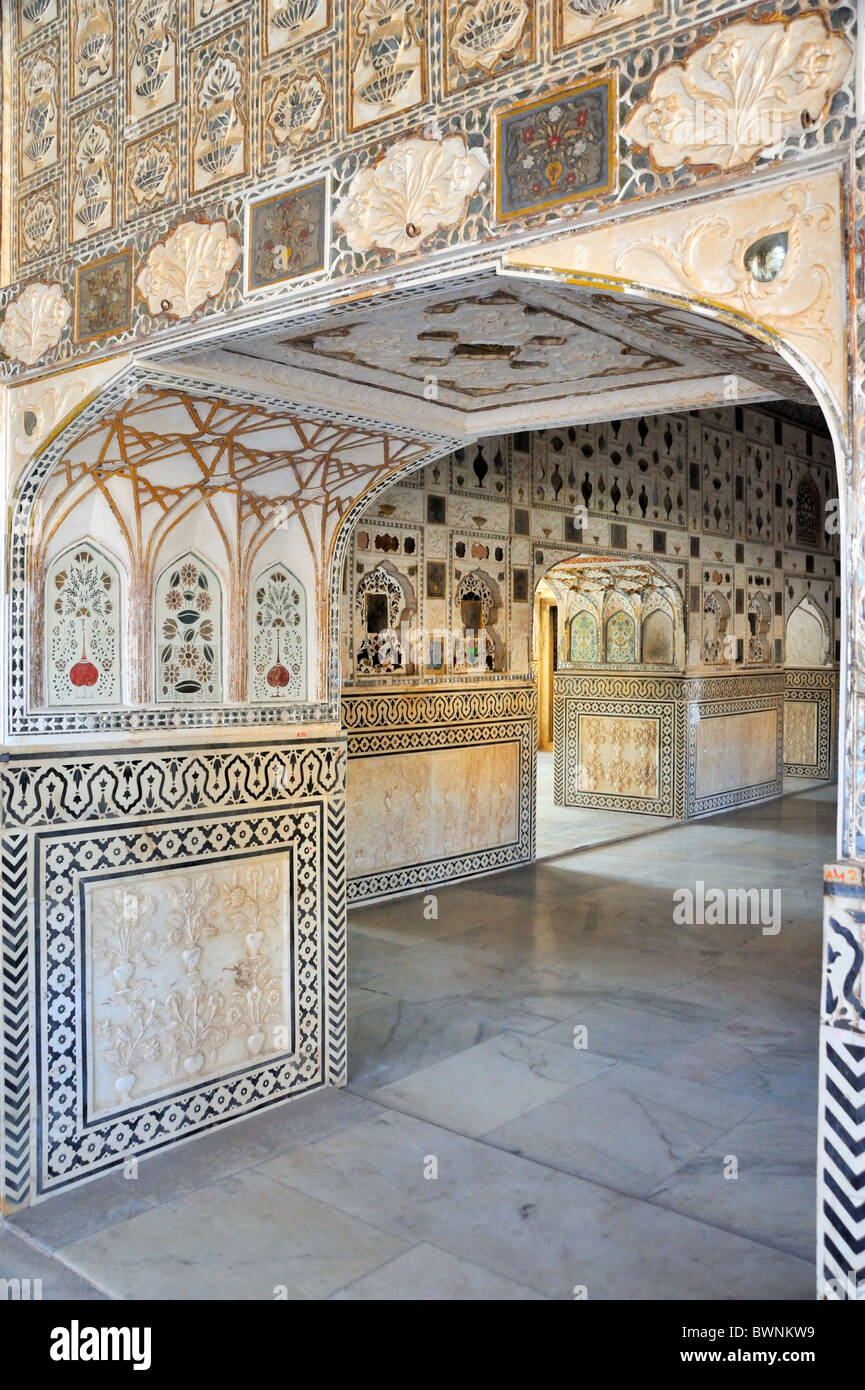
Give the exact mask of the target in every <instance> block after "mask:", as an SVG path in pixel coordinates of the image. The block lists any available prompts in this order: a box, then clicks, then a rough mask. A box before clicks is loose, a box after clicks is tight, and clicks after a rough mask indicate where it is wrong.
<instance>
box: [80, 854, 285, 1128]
mask: <svg viewBox="0 0 865 1390" xmlns="http://www.w3.org/2000/svg"><path fill="white" fill-rule="evenodd" d="M289 872H290V860H289V859H288V857H286V856H285V855H279V856H275V857H273V858H269V859H268V860H267V861H261V860H259V859H253V860H243V861H241V862H240V863H235V864H233V865H231V864H229V865H225V864H216V865H209V866H208V867H207V868H204V869H201V868H194V869H190V870H189V871H188V872H181V871H179V870H169V871H168V872H166V873H163V874H157V875H154V876H148V879H147V880H146V884H143V883H142V881H141V880H136V881H132V882H129V883H127V882H124V881H122V880H121V881H120V882H117V881H116V880H115V881H114V882H108V883H102V884H100V883H96V884H93V885H91V886H90V887H89V888H88V889H87V893H86V909H85V916H86V924H87V931H88V936H89V940H90V944H91V957H92V960H93V962H94V969H93V972H92V978H91V981H90V984H89V992H90V998H89V1007H88V1011H87V1013H88V1029H89V1037H88V1050H89V1057H90V1061H91V1073H92V1075H91V1087H92V1104H93V1108H94V1110H95V1111H96V1112H99V1111H105V1110H111V1109H115V1108H117V1107H118V1106H121V1105H129V1104H130V1103H135V1102H138V1101H139V1100H141V1099H142V1098H144V1097H147V1096H150V1095H154V1094H158V1093H160V1092H165V1091H168V1090H170V1089H172V1088H173V1087H174V1086H175V1085H176V1084H177V1082H181V1083H185V1082H188V1081H189V1080H190V1079H191V1078H195V1077H199V1076H206V1075H208V1074H213V1073H216V1072H221V1071H224V1070H225V1069H226V1068H227V1067H231V1066H232V1065H242V1064H243V1063H244V1062H248V1061H249V1059H250V1058H259V1057H262V1056H265V1055H267V1054H268V1053H271V1054H274V1053H277V1052H280V1051H281V1052H285V1051H286V1050H287V1048H288V1047H289V1045H290V1037H291V1028H290V1023H289V1019H288V1017H287V1015H286V1007H287V1003H288V980H287V976H286V943H287V940H288V933H287V930H286V914H287V911H288V905H289V892H288V876H289Z"/></svg>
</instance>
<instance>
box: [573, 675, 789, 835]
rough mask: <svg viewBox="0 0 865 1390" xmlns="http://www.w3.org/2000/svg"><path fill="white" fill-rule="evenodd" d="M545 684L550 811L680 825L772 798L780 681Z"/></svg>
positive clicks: (777, 782) (602, 678) (587, 678)
mask: <svg viewBox="0 0 865 1390" xmlns="http://www.w3.org/2000/svg"><path fill="white" fill-rule="evenodd" d="M553 680H554V696H553V745H554V746H553V753H554V757H553V776H554V796H555V802H556V805H557V806H597V807H601V808H604V809H607V810H618V811H641V812H645V813H648V814H650V815H660V816H673V817H675V818H676V819H677V820H684V819H687V818H690V817H692V816H702V815H708V814H709V813H711V812H714V811H720V810H723V809H724V808H725V807H727V806H738V805H742V804H745V803H747V802H750V801H756V800H760V799H763V798H765V797H769V796H777V795H779V794H780V792H781V785H782V784H781V777H782V745H781V740H782V734H783V696H784V673H783V672H778V673H771V674H770V673H766V674H765V675H759V676H758V675H752V674H747V673H744V672H743V673H740V674H737V675H729V676H706V677H689V676H678V675H672V674H671V675H669V676H652V675H648V674H647V675H641V674H637V673H634V674H632V675H631V674H625V673H624V672H618V673H617V672H609V673H604V674H601V673H599V672H595V671H585V672H577V671H556V673H555V675H554V678H553Z"/></svg>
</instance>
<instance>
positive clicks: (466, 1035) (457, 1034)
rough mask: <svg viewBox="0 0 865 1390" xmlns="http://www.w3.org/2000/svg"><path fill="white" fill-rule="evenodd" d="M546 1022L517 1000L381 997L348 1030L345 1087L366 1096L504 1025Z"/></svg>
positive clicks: (535, 1029) (532, 1027)
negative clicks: (425, 1000) (415, 1000)
mask: <svg viewBox="0 0 865 1390" xmlns="http://www.w3.org/2000/svg"><path fill="white" fill-rule="evenodd" d="M547 1023H548V1020H547V1019H544V1018H541V1017H539V1016H538V1015H537V1014H536V1013H532V1012H530V1011H528V1010H526V1009H522V1008H521V1007H520V1006H519V1001H518V1000H517V1001H515V1002H514V1003H513V1004H511V1003H509V1002H508V1001H507V1000H506V999H502V1000H494V999H486V998H482V997H477V996H472V995H464V996H462V997H461V998H460V999H458V1000H445V1001H440V1002H433V1003H418V1004H416V1003H409V1002H406V1001H405V1000H402V999H392V998H388V997H384V1003H383V1004H382V1006H381V1007H380V1008H378V1009H370V1010H368V1011H367V1012H366V1013H364V1014H362V1015H361V1016H360V1017H359V1018H358V1020H357V1022H356V1024H355V1025H354V1028H353V1030H352V1045H351V1051H350V1053H349V1059H348V1085H349V1090H350V1091H352V1092H355V1093H356V1094H358V1095H370V1094H372V1092H374V1091H376V1090H378V1089H379V1088H381V1087H383V1086H387V1085H390V1084H391V1083H392V1082H394V1081H398V1080H400V1079H401V1078H402V1077H405V1076H411V1075H413V1074H414V1073H415V1072H418V1071H421V1070H423V1069H424V1068H426V1067H430V1066H432V1065H434V1064H435V1063H436V1062H440V1061H443V1060H445V1059H446V1058H449V1057H452V1056H454V1055H455V1054H459V1053H461V1052H464V1051H465V1050H466V1049H467V1048H472V1047H476V1046H477V1045H478V1044H479V1043H482V1042H484V1040H485V1039H487V1038H494V1037H496V1036H498V1034H500V1033H503V1032H505V1031H506V1030H508V1029H512V1030H515V1031H518V1032H520V1033H524V1034H530V1033H540V1032H541V1031H542V1030H543V1029H544V1028H546V1026H547Z"/></svg>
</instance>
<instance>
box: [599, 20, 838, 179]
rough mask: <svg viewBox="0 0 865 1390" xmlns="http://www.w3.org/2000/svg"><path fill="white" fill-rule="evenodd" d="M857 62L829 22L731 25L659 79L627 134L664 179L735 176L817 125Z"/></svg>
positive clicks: (627, 126) (626, 126)
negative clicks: (690, 168)
mask: <svg viewBox="0 0 865 1390" xmlns="http://www.w3.org/2000/svg"><path fill="white" fill-rule="evenodd" d="M852 61H853V50H852V47H851V45H850V44H849V43H848V41H847V39H846V38H844V37H843V36H841V35H838V34H832V33H830V31H829V29H828V26H827V24H826V21H825V19H824V17H823V15H821V14H820V13H813V14H807V15H801V16H799V17H798V18H796V19H792V20H788V21H783V20H771V21H769V22H766V21H764V22H763V23H752V22H750V21H748V20H744V21H742V22H741V23H738V24H730V25H727V26H726V27H725V28H723V29H722V30H721V31H720V33H718V34H716V35H715V36H714V37H713V38H711V39H710V40H709V41H708V42H707V43H705V44H702V45H700V46H699V47H698V48H696V49H695V50H694V51H693V52H692V53H691V55H690V57H689V58H688V59H687V61H686V62H684V63H673V64H672V65H671V66H670V67H667V68H663V69H662V70H661V72H659V73H658V74H657V76H656V77H655V78H654V79H653V81H652V85H651V87H650V89H649V94H648V96H647V97H646V99H645V100H644V101H642V102H640V104H639V105H638V106H637V107H635V108H634V110H633V111H632V112H631V115H630V116H629V118H628V120H627V121H626V122H625V124H624V126H623V127H622V133H623V134H624V135H625V137H626V138H627V139H628V140H631V141H633V143H634V144H636V145H640V146H642V147H643V148H644V149H648V151H649V153H650V155H651V158H652V159H653V161H654V163H655V164H656V166H657V167H658V168H661V169H675V168H678V166H679V165H681V164H683V163H691V164H695V165H711V166H713V167H715V168H719V169H733V168H736V167H739V166H741V165H743V164H747V163H749V161H750V160H752V159H754V158H755V157H756V156H757V155H758V154H760V152H761V151H762V150H766V149H769V148H771V147H772V146H775V145H778V144H779V143H780V142H782V141H783V140H785V139H786V138H787V137H788V136H789V135H795V134H798V133H800V132H801V130H802V127H803V126H805V127H808V126H812V125H816V124H817V123H818V122H819V120H820V119H821V117H822V116H823V115H824V113H825V111H826V110H827V108H828V106H829V103H830V101H831V99H832V96H833V94H834V93H835V92H836V91H837V90H838V88H839V87H840V86H841V85H842V83H843V82H844V80H845V78H846V77H847V75H848V73H849V71H850V67H851V64H852Z"/></svg>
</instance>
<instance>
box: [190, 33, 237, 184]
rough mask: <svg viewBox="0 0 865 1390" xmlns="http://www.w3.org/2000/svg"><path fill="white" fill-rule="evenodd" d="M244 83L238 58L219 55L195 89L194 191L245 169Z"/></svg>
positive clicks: (229, 55) (226, 54)
mask: <svg viewBox="0 0 865 1390" xmlns="http://www.w3.org/2000/svg"><path fill="white" fill-rule="evenodd" d="M243 103H244V81H243V68H242V65H241V62H240V61H239V55H238V56H234V55H232V54H230V53H221V54H220V55H219V56H218V57H217V58H215V59H214V60H213V62H212V63H211V64H210V65H209V67H208V68H207V70H206V72H205V74H204V78H203V80H202V82H201V84H200V86H199V89H198V101H197V106H198V111H199V117H198V120H197V122H196V123H195V129H194V132H193V135H194V142H195V146H194V150H193V166H194V167H193V182H194V186H195V188H196V190H200V189H204V188H209V187H210V186H211V185H212V184H215V183H219V182H220V181H221V180H223V179H228V178H231V177H232V176H233V175H235V174H242V173H243V172H244V170H245V166H246V125H245V121H244V107H243Z"/></svg>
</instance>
